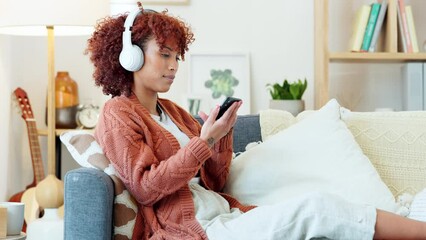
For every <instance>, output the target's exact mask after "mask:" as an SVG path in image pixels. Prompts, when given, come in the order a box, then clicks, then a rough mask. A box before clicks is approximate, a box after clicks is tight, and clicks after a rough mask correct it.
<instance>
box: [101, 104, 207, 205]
mask: <svg viewBox="0 0 426 240" xmlns="http://www.w3.org/2000/svg"><path fill="white" fill-rule="evenodd" d="M148 117H150V116H148ZM149 129H150V130H149ZM150 131H153V128H152V127H151V128H148V126H147V123H146V122H145V121H144V120H143V114H142V113H138V112H137V111H135V109H133V108H132V107H130V106H126V105H120V104H115V105H107V104H106V105H105V106H104V110H103V114H102V116H101V118H100V121H99V123H98V126H97V129H96V137H97V140H98V141H99V143H100V145H101V146H102V148H103V150H104V152H105V154H106V156H107V157H108V158H109V160H110V161H111V162H112V163H113V165H114V167H115V169H116V171H117V173H118V175H119V176H120V178H121V179H122V180H123V183H124V184H125V185H126V187H127V189H128V190H129V191H130V192H131V194H132V195H133V196H134V197H135V198H136V200H137V201H138V202H140V203H141V204H143V205H146V206H152V205H153V204H155V203H156V202H157V201H159V200H161V199H162V198H164V197H165V196H167V195H170V194H172V193H174V192H176V191H177V190H179V189H180V188H182V186H184V185H186V184H187V183H188V181H189V180H190V179H191V178H192V177H193V176H194V175H195V174H196V173H197V171H198V170H199V169H200V168H201V166H202V164H203V163H204V161H205V160H206V159H208V158H209V157H210V156H211V154H212V151H211V150H210V149H209V148H208V145H207V144H206V143H205V142H204V141H203V140H201V139H200V138H199V137H193V138H192V139H191V140H190V142H189V143H188V144H187V145H186V146H185V147H184V148H182V149H180V150H177V151H176V152H173V150H172V149H170V148H168V149H157V146H161V144H160V143H161V141H167V139H165V138H164V139H154V138H153V137H152V133H151V132H150ZM163 146H164V145H163ZM154 151H170V156H171V157H169V158H168V159H163V160H162V161H159V159H157V158H156V157H155V154H154Z"/></svg>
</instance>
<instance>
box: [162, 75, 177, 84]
mask: <svg viewBox="0 0 426 240" xmlns="http://www.w3.org/2000/svg"><path fill="white" fill-rule="evenodd" d="M164 78H167V79H168V80H169V81H171V82H173V80H174V79H175V75H164Z"/></svg>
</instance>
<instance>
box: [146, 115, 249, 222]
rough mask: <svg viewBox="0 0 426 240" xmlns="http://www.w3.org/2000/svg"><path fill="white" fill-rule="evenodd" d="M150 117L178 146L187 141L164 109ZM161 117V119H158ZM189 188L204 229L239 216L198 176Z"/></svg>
mask: <svg viewBox="0 0 426 240" xmlns="http://www.w3.org/2000/svg"><path fill="white" fill-rule="evenodd" d="M151 116H152V118H153V119H154V120H155V121H156V122H157V123H158V124H160V125H161V126H162V127H164V128H165V129H166V130H167V131H169V132H170V133H171V134H173V136H174V137H175V138H176V139H177V140H178V142H179V144H180V147H181V148H182V147H184V146H185V145H186V144H187V143H188V142H189V137H188V136H186V135H185V134H184V133H183V132H182V131H180V130H179V128H178V127H177V126H176V124H175V123H174V122H173V121H172V120H171V119H170V117H169V116H168V115H167V114H165V112H164V111H162V113H161V117H160V116H156V115H153V114H151ZM160 118H161V121H160ZM189 188H190V190H191V193H192V200H193V201H194V206H195V218H196V219H197V221H198V222H199V223H200V224H201V226H202V227H203V229H204V230H206V228H207V227H208V226H209V225H211V224H212V223H213V222H214V221H215V220H219V219H221V218H226V219H230V218H234V217H236V216H239V215H240V214H241V213H242V212H241V211H240V210H239V209H237V208H235V209H232V211H231V209H230V207H229V203H228V202H227V201H226V200H225V199H224V198H223V197H222V196H220V195H219V194H218V193H216V192H213V191H210V190H207V189H205V188H204V187H202V186H201V185H200V184H199V178H197V177H194V178H193V179H192V180H191V181H190V183H189Z"/></svg>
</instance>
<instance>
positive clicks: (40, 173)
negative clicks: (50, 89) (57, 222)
mask: <svg viewBox="0 0 426 240" xmlns="http://www.w3.org/2000/svg"><path fill="white" fill-rule="evenodd" d="M14 96H15V98H16V101H17V104H18V105H19V109H20V110H21V112H22V118H23V119H24V120H25V123H26V125H27V131H28V138H29V142H30V152H31V160H32V165H33V173H34V179H33V182H32V183H31V184H30V185H28V186H26V190H24V191H22V192H19V193H17V194H15V195H13V196H12V197H11V198H10V199H9V201H11V202H23V203H25V212H24V219H25V223H24V226H23V228H22V230H23V231H24V232H25V230H26V225H27V224H28V223H30V222H31V221H33V220H35V219H37V218H39V217H40V214H41V213H42V209H41V208H40V207H39V205H38V203H37V200H36V198H35V187H36V186H37V184H38V183H39V182H40V181H41V180H43V179H44V177H45V175H44V169H43V161H42V157H41V152H40V142H39V140H38V133H37V124H36V121H35V118H34V115H33V111H32V109H31V105H30V100H29V99H28V96H27V93H26V92H25V91H24V90H23V89H22V88H17V89H16V90H15V91H14Z"/></svg>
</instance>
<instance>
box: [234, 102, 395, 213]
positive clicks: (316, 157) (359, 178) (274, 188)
mask: <svg viewBox="0 0 426 240" xmlns="http://www.w3.org/2000/svg"><path fill="white" fill-rule="evenodd" d="M339 108H340V106H339V104H338V103H337V101H336V100H334V99H333V100H331V101H329V102H328V103H327V104H326V105H325V106H324V107H323V108H321V109H320V110H319V111H316V112H313V113H311V114H309V116H307V117H306V118H304V119H303V120H301V121H299V122H297V123H295V124H294V125H291V126H290V127H288V128H287V129H285V130H283V131H280V132H278V133H277V134H275V135H273V136H270V137H268V139H266V140H265V141H264V142H263V143H261V144H259V145H258V146H256V147H253V148H251V149H249V150H248V151H246V152H244V153H243V154H241V155H239V156H238V157H236V158H235V159H234V160H233V162H232V165H231V172H230V176H229V179H228V181H227V184H226V186H225V192H226V193H229V194H231V195H233V196H235V197H236V198H237V199H239V200H240V201H241V202H243V203H245V204H254V205H268V204H275V203H279V202H282V201H284V200H286V199H288V198H292V197H295V196H299V195H302V194H306V193H310V192H312V191H324V192H329V193H334V194H337V195H340V196H341V197H343V198H345V199H346V200H348V201H351V202H354V203H360V204H369V205H372V206H375V207H377V208H380V209H383V210H387V211H391V212H397V211H398V210H399V209H398V208H399V207H398V204H397V203H396V202H395V199H394V197H393V195H392V193H391V192H390V191H389V189H388V188H387V186H386V185H385V184H384V183H383V182H382V180H381V179H380V177H379V175H378V173H377V171H376V170H375V168H374V167H373V165H372V164H371V163H370V161H369V160H368V158H367V157H366V156H365V155H364V154H363V153H362V151H361V149H360V147H359V146H358V144H357V143H356V142H355V140H354V137H353V136H352V134H351V132H350V131H349V130H348V129H347V127H346V125H345V124H344V123H343V121H341V120H340V112H339Z"/></svg>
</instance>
